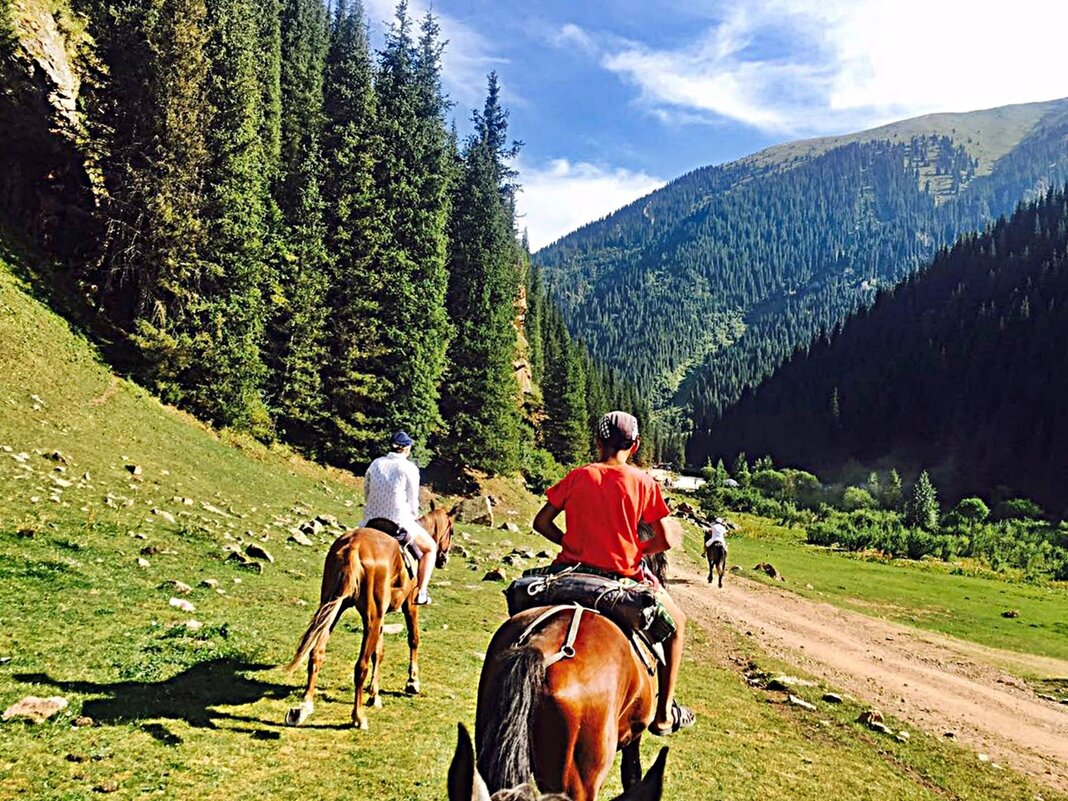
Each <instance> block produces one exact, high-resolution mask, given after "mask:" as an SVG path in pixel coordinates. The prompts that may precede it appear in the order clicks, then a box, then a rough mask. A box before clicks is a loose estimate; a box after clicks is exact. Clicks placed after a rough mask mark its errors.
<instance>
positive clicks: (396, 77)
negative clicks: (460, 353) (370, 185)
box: [375, 0, 452, 441]
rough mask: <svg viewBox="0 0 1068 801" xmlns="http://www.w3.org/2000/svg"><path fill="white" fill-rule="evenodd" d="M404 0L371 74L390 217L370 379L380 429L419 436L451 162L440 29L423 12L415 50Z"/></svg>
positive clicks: (440, 298)
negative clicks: (377, 393) (378, 398)
mask: <svg viewBox="0 0 1068 801" xmlns="http://www.w3.org/2000/svg"><path fill="white" fill-rule="evenodd" d="M407 5H408V4H407V2H406V0H401V2H400V3H398V5H397V12H396V19H395V21H394V22H393V24H392V25H391V26H390V29H389V31H388V32H387V34H386V41H385V47H384V48H383V50H382V51H381V54H380V58H379V63H378V70H377V73H376V78H375V94H376V97H377V120H376V123H377V124H376V128H375V130H376V132H377V135H378V137H379V139H380V141H381V146H382V151H381V158H379V159H378V161H377V164H376V170H375V176H376V187H377V191H378V193H379V202H380V203H381V209H382V213H383V215H384V217H385V219H386V220H388V221H389V225H388V229H387V231H386V237H385V241H384V242H383V245H382V248H381V250H380V251H379V253H378V257H377V259H376V262H377V265H378V269H379V271H380V275H382V276H388V280H384V281H382V282H381V286H380V288H379V290H380V292H379V303H378V307H377V310H376V311H375V314H376V315H377V316H378V318H379V325H380V329H381V348H382V352H381V358H380V360H379V364H380V365H381V366H382V367H383V368H384V369H383V370H382V372H381V373H380V374H379V375H377V376H376V380H377V381H378V382H380V386H381V390H382V404H383V408H382V413H381V419H380V422H379V423H378V425H380V426H382V427H383V428H385V429H389V428H394V427H404V428H405V429H406V430H408V431H410V432H411V433H412V435H413V436H414V437H415V438H416V439H417V440H420V441H425V440H426V437H427V435H428V434H430V433H432V432H433V431H435V430H436V429H437V428H438V425H439V417H438V408H437V401H438V386H439V383H440V379H441V374H442V370H443V368H444V360H445V358H444V357H445V347H446V344H447V341H448V337H449V333H450V332H449V323H448V320H447V317H446V314H445V291H446V284H447V274H446V271H445V256H446V225H447V222H448V213H449V192H448V190H449V177H450V174H451V171H452V164H451V151H450V149H449V137H448V133H447V131H446V128H445V123H444V113H445V109H446V106H447V102H446V100H445V97H444V95H443V93H442V90H441V67H440V57H441V48H442V45H441V43H440V41H439V38H438V25H437V22H436V20H435V19H434V18H433V17H432V16H430V15H429V14H428V15H427V17H426V19H425V20H424V21H423V24H422V28H421V37H420V39H419V42H418V46H417V44H416V42H415V41H414V40H413V38H412V22H411V19H410V18H409V17H408V8H407Z"/></svg>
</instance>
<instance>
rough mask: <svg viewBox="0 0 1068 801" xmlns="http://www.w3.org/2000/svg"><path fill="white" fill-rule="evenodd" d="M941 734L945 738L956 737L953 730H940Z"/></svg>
mask: <svg viewBox="0 0 1068 801" xmlns="http://www.w3.org/2000/svg"><path fill="white" fill-rule="evenodd" d="M942 736H943V737H945V738H946V739H947V740H956V739H957V733H956V732H955V731H945V732H942Z"/></svg>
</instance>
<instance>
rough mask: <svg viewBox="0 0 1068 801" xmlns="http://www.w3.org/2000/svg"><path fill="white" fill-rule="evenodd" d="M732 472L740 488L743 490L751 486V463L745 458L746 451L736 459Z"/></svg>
mask: <svg viewBox="0 0 1068 801" xmlns="http://www.w3.org/2000/svg"><path fill="white" fill-rule="evenodd" d="M732 472H733V473H734V480H735V481H737V482H738V486H740V487H743V488H745V487H748V486H749V479H750V472H749V461H748V460H747V459H746V458H745V451H742V452H741V453H739V454H738V455H737V456H736V457H735V458H734V467H733V470H732Z"/></svg>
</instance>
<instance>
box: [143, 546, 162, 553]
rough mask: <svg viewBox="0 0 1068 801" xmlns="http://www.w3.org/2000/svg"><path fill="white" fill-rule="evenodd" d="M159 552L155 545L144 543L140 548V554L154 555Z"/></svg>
mask: <svg viewBox="0 0 1068 801" xmlns="http://www.w3.org/2000/svg"><path fill="white" fill-rule="evenodd" d="M158 553H159V548H158V547H157V546H155V545H146V546H145V547H144V548H142V549H141V556H155V555H156V554H158Z"/></svg>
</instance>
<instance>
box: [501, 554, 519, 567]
mask: <svg viewBox="0 0 1068 801" xmlns="http://www.w3.org/2000/svg"><path fill="white" fill-rule="evenodd" d="M515 563H516V561H515V557H514V556H512V555H511V554H508V555H507V556H506V557H504V558H503V559H502V560H501V564H504V565H514V564H515Z"/></svg>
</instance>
